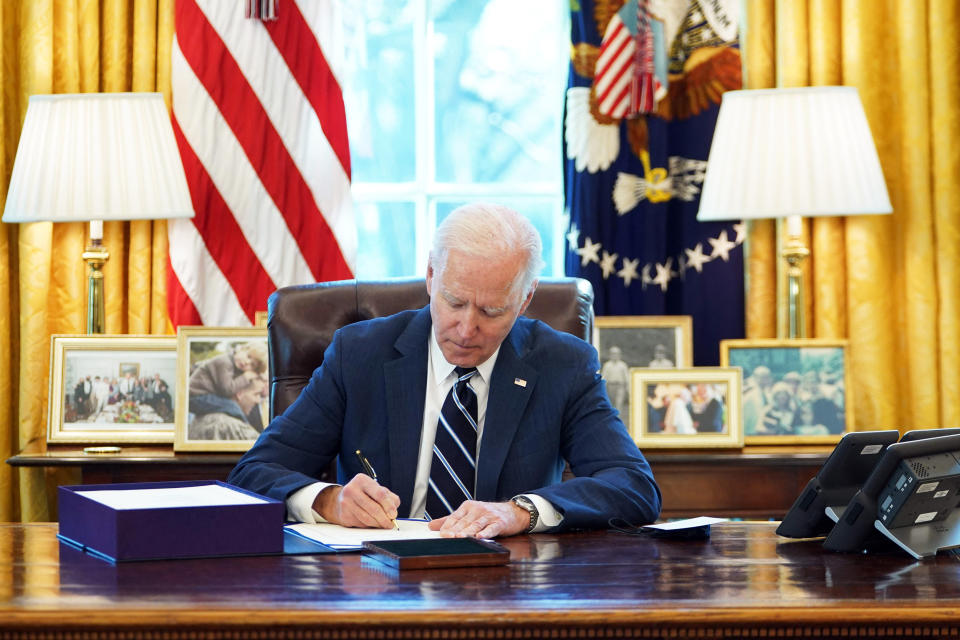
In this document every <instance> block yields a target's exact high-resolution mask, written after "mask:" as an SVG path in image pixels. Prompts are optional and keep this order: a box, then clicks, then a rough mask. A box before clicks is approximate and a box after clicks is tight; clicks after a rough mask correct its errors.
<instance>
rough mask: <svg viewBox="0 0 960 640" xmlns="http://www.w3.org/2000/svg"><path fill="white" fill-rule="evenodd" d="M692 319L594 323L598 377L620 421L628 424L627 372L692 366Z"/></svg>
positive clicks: (650, 318) (619, 318)
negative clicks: (604, 383) (604, 385)
mask: <svg viewBox="0 0 960 640" xmlns="http://www.w3.org/2000/svg"><path fill="white" fill-rule="evenodd" d="M692 345H693V319H692V317H691V316H599V317H597V318H595V319H594V323H593V346H594V347H595V348H596V349H597V353H598V354H599V356H600V365H601V368H600V374H601V375H602V376H603V379H604V380H605V381H606V383H607V395H608V396H610V402H611V403H613V406H614V408H615V409H617V410H618V411H619V412H620V419H621V420H623V422H624V424H626V425H627V426H628V427H630V426H631V424H630V420H631V418H630V416H631V413H630V373H629V372H630V369H632V368H634V367H644V368H653V369H671V368H675V367H690V366H692V365H693V347H692Z"/></svg>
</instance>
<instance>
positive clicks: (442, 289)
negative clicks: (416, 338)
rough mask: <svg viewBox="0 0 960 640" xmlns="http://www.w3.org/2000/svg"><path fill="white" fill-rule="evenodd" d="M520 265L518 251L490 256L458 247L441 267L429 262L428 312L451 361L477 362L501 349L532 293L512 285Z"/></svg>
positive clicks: (459, 363) (471, 364)
mask: <svg viewBox="0 0 960 640" xmlns="http://www.w3.org/2000/svg"><path fill="white" fill-rule="evenodd" d="M522 266H523V258H522V257H521V256H520V255H515V256H507V257H505V258H503V259H501V260H499V261H491V260H486V259H483V258H478V257H476V256H470V255H467V254H465V253H462V252H460V251H457V250H455V249H453V250H451V251H450V252H449V254H448V255H447V261H446V265H444V267H443V270H442V271H437V270H434V268H433V265H432V264H431V265H428V266H427V293H429V294H430V317H431V318H432V319H433V331H434V334H435V335H436V337H437V343H438V344H439V345H440V350H441V351H442V352H443V357H444V358H446V360H447V362H449V363H450V364H453V365H456V366H459V367H475V366H477V365H479V364H482V363H483V362H485V361H486V360H487V359H488V358H489V357H490V356H491V355H493V352H494V351H496V350H497V348H498V347H499V346H500V343H502V342H503V340H504V338H506V337H507V334H508V333H510V329H511V328H513V323H514V322H515V321H516V319H517V316H519V315H520V314H521V313H523V312H524V311H525V310H526V308H527V305H528V304H530V298H532V297H533V293H532V292H530V294H529V295H527V296H526V297H521V295H522V294H523V292H520V291H517V290H515V289H514V288H513V284H514V282H515V281H516V280H517V276H518V274H519V272H520V269H521V268H522Z"/></svg>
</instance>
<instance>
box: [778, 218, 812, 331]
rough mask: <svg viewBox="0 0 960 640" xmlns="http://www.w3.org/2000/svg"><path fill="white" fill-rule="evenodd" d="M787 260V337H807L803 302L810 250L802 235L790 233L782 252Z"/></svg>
mask: <svg viewBox="0 0 960 640" xmlns="http://www.w3.org/2000/svg"><path fill="white" fill-rule="evenodd" d="M781 255H783V258H784V260H786V261H787V337H789V338H805V337H807V325H806V321H805V319H804V315H805V314H804V304H803V268H802V267H801V265H802V264H803V261H804V259H806V257H807V256H808V255H810V250H809V249H807V248H806V247H805V246H804V245H803V240H802V239H801V238H800V236H794V235H788V236H787V241H786V242H785V243H784V245H783V251H782V254H781Z"/></svg>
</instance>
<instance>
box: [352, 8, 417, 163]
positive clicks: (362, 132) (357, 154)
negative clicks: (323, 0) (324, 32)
mask: <svg viewBox="0 0 960 640" xmlns="http://www.w3.org/2000/svg"><path fill="white" fill-rule="evenodd" d="M414 5H415V2H414V0H406V1H403V2H396V1H392V2H389V3H388V2H384V1H383V0H369V1H364V2H341V3H340V7H341V10H342V11H343V14H344V20H343V22H344V35H345V38H346V43H347V46H345V47H344V50H345V54H344V55H345V60H344V65H343V69H344V73H343V74H342V77H341V78H340V80H341V85H342V87H341V88H342V90H343V94H344V97H343V100H344V107H345V109H346V113H347V130H348V134H349V136H350V162H351V165H352V167H353V180H354V181H360V182H407V181H411V180H413V179H414V177H415V171H416V164H415V162H414V153H415V144H414V126H413V124H414V106H413V105H414V99H413V90H414V82H413V74H414V70H413V63H414V56H413V52H414V47H413V38H414V26H413V20H414V18H415V16H416V13H415V11H414Z"/></svg>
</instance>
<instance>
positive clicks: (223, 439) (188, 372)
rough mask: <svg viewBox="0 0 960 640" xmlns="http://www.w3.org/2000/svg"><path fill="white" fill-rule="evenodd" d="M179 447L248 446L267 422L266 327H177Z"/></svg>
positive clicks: (216, 448)
mask: <svg viewBox="0 0 960 640" xmlns="http://www.w3.org/2000/svg"><path fill="white" fill-rule="evenodd" d="M177 366H178V372H177V400H178V404H177V406H178V411H177V422H176V432H175V433H176V437H175V438H174V444H173V447H174V449H175V450H177V451H246V450H247V449H249V448H250V446H251V445H252V444H253V442H254V441H255V440H256V439H257V437H258V436H259V435H260V432H262V431H263V429H264V427H266V425H267V420H268V417H269V416H268V411H269V382H270V374H269V370H268V369H269V357H268V355H267V330H266V328H263V327H259V328H258V327H253V328H251V327H245V328H223V327H180V328H179V329H178V330H177Z"/></svg>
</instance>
